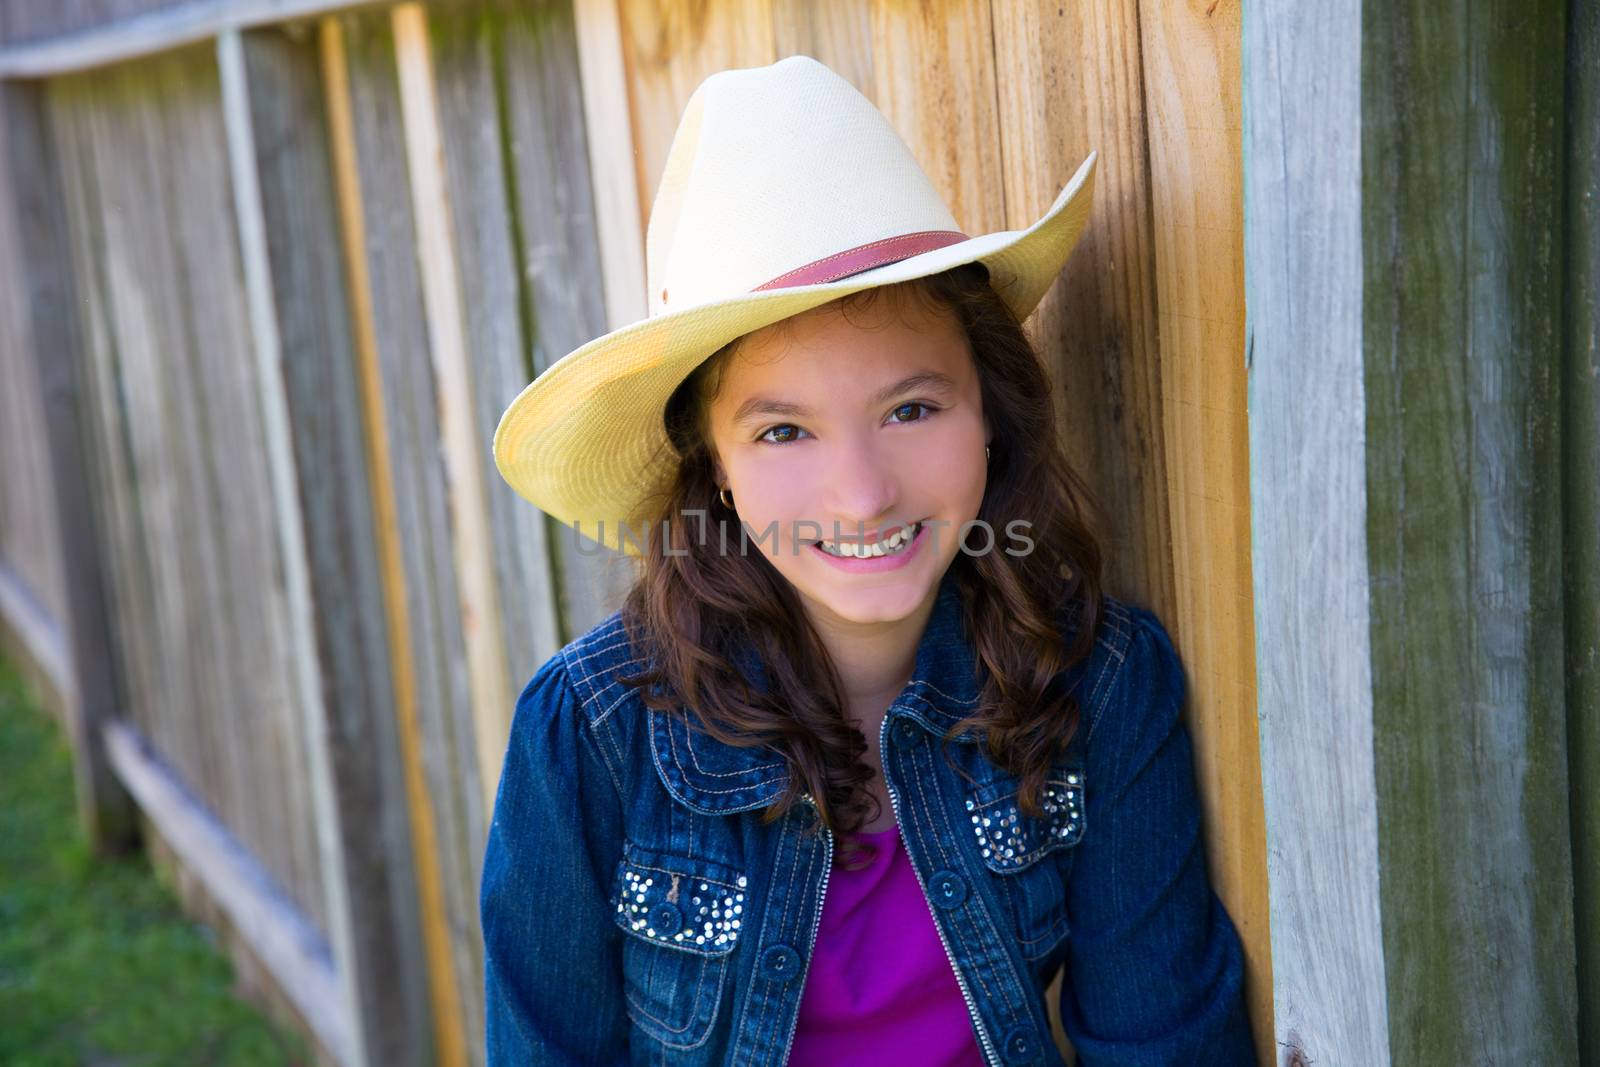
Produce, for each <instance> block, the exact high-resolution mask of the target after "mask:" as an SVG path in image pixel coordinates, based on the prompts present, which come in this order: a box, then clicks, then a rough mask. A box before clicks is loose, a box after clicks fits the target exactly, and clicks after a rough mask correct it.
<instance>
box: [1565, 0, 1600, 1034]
mask: <svg viewBox="0 0 1600 1067" xmlns="http://www.w3.org/2000/svg"><path fill="white" fill-rule="evenodd" d="M1567 19H1568V21H1567V64H1566V79H1567V91H1566V108H1567V115H1566V141H1567V149H1566V161H1565V163H1566V208H1565V216H1564V219H1563V229H1564V231H1565V233H1566V238H1567V254H1566V278H1565V283H1564V285H1563V292H1564V294H1565V299H1566V309H1565V337H1564V339H1563V345H1562V348H1563V353H1564V355H1563V364H1562V373H1561V404H1562V407H1561V424H1562V428H1561V434H1562V444H1561V470H1562V540H1563V545H1562V556H1563V560H1564V568H1563V575H1562V581H1563V584H1564V586H1565V588H1566V604H1565V610H1566V648H1567V654H1566V679H1567V685H1566V697H1567V746H1568V747H1567V767H1568V770H1569V779H1570V781H1571V784H1572V805H1571V810H1572V882H1573V918H1574V927H1575V931H1574V932H1575V934H1576V946H1577V956H1578V960H1577V965H1578V1061H1579V1062H1580V1063H1596V1062H1600V7H1596V5H1594V4H1592V3H1584V2H1583V0H1574V2H1572V3H1570V4H1569V5H1568V6H1567Z"/></svg>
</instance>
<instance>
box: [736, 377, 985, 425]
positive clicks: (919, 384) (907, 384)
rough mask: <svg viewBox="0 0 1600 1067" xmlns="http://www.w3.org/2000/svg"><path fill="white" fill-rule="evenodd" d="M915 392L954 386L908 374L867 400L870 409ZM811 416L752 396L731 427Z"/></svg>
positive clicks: (941, 379)
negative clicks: (766, 419) (760, 419)
mask: <svg viewBox="0 0 1600 1067" xmlns="http://www.w3.org/2000/svg"><path fill="white" fill-rule="evenodd" d="M914 389H931V390H934V391H937V392H955V391H956V383H955V380H954V379H952V378H951V377H950V376H949V375H948V374H941V373H939V372H938V371H918V372H917V373H915V374H908V375H906V377H904V378H901V379H900V380H899V381H898V382H895V383H894V384H893V385H889V386H885V387H884V388H882V389H879V390H878V391H877V392H876V393H873V394H872V395H871V396H870V397H868V398H867V403H868V404H871V405H874V406H875V405H878V404H882V403H884V402H886V401H888V400H891V399H893V398H894V397H897V396H899V395H901V394H902V393H909V392H911V391H912V390H914ZM810 414H811V410H810V409H809V408H806V407H804V406H803V405H800V404H791V403H789V402H788V401H786V400H774V399H772V398H771V397H765V396H753V397H750V398H749V399H748V400H746V401H745V402H744V403H742V404H740V405H739V409H738V410H737V411H735V412H734V413H733V421H734V424H735V425H737V424H740V423H744V422H748V421H749V420H751V419H753V418H755V417H756V416H758V415H769V416H770V415H782V416H785V417H788V418H805V417H806V416H808V415H810Z"/></svg>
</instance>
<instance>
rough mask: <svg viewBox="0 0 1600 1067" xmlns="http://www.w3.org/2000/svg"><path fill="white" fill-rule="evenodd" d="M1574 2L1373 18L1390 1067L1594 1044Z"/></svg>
mask: <svg viewBox="0 0 1600 1067" xmlns="http://www.w3.org/2000/svg"><path fill="white" fill-rule="evenodd" d="M1564 7H1565V5H1564V4H1563V3H1561V0H1547V2H1544V3H1539V4H1536V5H1529V4H1526V3H1513V2H1509V0H1502V2H1497V3H1484V4H1476V5H1473V7H1472V9H1471V11H1470V14H1469V13H1468V12H1467V11H1461V12H1458V13H1455V14H1453V15H1451V16H1449V17H1441V16H1440V14H1439V13H1438V12H1437V11H1435V10H1434V9H1433V8H1432V7H1431V6H1429V5H1423V4H1415V5H1412V4H1402V5H1398V6H1394V7H1383V6H1382V5H1368V7H1367V8H1366V9H1365V10H1364V11H1363V13H1362V33H1363V54H1362V57H1361V58H1362V71H1363V76H1364V77H1363V84H1362V96H1361V100H1362V140H1361V156H1362V160H1363V185H1362V196H1363V213H1362V220H1363V238H1364V241H1365V249H1366V255H1365V269H1366V279H1365V282H1366V284H1365V296H1366V300H1365V306H1364V315H1365V346H1366V349H1365V355H1366V388H1367V394H1366V395H1367V398H1368V399H1367V414H1368V421H1367V476H1368V504H1369V508H1370V511H1369V514H1368V530H1369V538H1370V540H1369V552H1370V559H1369V563H1370V566H1371V570H1372V575H1373V579H1372V585H1373V601H1372V630H1371V639H1370V640H1371V648H1372V672H1373V698H1374V731H1375V733H1376V753H1377V795H1378V815H1379V820H1378V848H1379V855H1378V858H1379V869H1380V870H1381V871H1382V891H1383V929H1384V946H1385V958H1386V961H1387V963H1388V969H1387V974H1386V978H1387V981H1388V994H1389V1007H1390V1018H1389V1039H1390V1042H1391V1050H1392V1054H1393V1056H1394V1058H1395V1060H1396V1061H1397V1062H1400V1063H1418V1062H1424V1061H1434V1062H1460V1061H1464V1060H1489V1061H1499V1062H1507V1063H1570V1062H1573V1060H1574V1058H1575V1057H1576V1054H1577V1042H1576V1019H1575V1012H1576V1003H1575V1001H1576V993H1575V986H1574V966H1575V963H1574V958H1573V941H1572V938H1573V915H1572V867H1571V852H1570V848H1571V844H1570V841H1571V839H1570V837H1569V836H1568V835H1569V828H1570V819H1569V809H1568V796H1567V780H1566V773H1567V758H1566V748H1565V745H1566V719H1565V713H1564V709H1563V707H1562V703H1563V702H1562V700H1561V698H1560V694H1561V692H1562V689H1563V686H1562V681H1561V679H1562V674H1561V669H1562V659H1563V657H1562V650H1561V645H1560V642H1557V641H1554V640H1552V639H1551V638H1550V635H1552V634H1555V633H1559V632H1561V628H1562V606H1561V599H1562V598H1561V536H1560V512H1559V509H1560V485H1559V474H1558V473H1557V472H1558V471H1559V469H1560V451H1559V437H1558V433H1559V422H1558V420H1557V419H1556V418H1552V417H1550V413H1551V412H1552V411H1554V410H1556V409H1557V405H1558V403H1559V397H1558V395H1557V392H1556V390H1557V388H1558V386H1557V382H1558V381H1559V375H1560V371H1559V363H1558V362H1557V360H1558V359H1559V355H1558V353H1559V351H1560V313H1561V304H1560V296H1559V294H1560V283H1561V273H1560V271H1561V262H1562V244H1563V242H1562V235H1561V228H1560V223H1561V218H1562V214H1561V211H1560V203H1561V171H1560V163H1561V159H1562V118H1563V108H1562V96H1563V89H1564V86H1563V76H1562V74H1563V72H1562V69H1561V64H1560V63H1559V62H1554V61H1552V57H1557V56H1561V55H1563V54H1564V52H1565V49H1564V45H1565V34H1564V32H1563V29H1564V22H1565V20H1564V17H1563V16H1564ZM1484 945H1492V946H1494V949H1493V952H1492V953H1490V952H1484V951H1483V946H1484Z"/></svg>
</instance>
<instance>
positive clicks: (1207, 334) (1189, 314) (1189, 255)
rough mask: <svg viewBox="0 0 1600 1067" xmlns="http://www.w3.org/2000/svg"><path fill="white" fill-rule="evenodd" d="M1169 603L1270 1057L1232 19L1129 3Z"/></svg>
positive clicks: (1221, 884)
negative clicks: (1141, 125)
mask: <svg viewBox="0 0 1600 1067" xmlns="http://www.w3.org/2000/svg"><path fill="white" fill-rule="evenodd" d="M1139 28H1140V44H1141V55H1142V58H1143V66H1144V108H1145V123H1146V128H1147V130H1148V135H1147V136H1148V141H1149V153H1150V196H1151V206H1150V215H1151V220H1152V223H1153V227H1154V229H1153V233H1154V236H1155V278H1156V305H1157V316H1156V322H1157V329H1158V333H1159V337H1160V346H1161V357H1160V375H1159V381H1160V392H1161V398H1162V409H1163V426H1162V441H1163V446H1164V448H1165V452H1166V482H1167V499H1168V512H1169V514H1170V521H1171V524H1172V543H1173V564H1172V566H1173V578H1174V581H1175V590H1174V591H1175V594H1176V598H1175V602H1174V605H1173V610H1172V611H1171V613H1170V614H1169V616H1168V617H1167V619H1166V620H1165V621H1166V622H1167V624H1168V627H1169V629H1170V630H1171V632H1172V634H1173V638H1174V640H1175V641H1176V643H1177V646H1178V650H1179V653H1180V654H1181V655H1182V657H1183V659H1184V663H1185V667H1186V672H1187V675H1188V680H1189V692H1190V694H1191V696H1190V700H1189V708H1188V721H1189V725H1190V731H1191V733H1192V735H1193V738H1194V752H1195V774H1196V777H1197V779H1198V782H1199V787H1200V797H1201V806H1202V808H1203V809H1204V815H1205V819H1206V825H1207V827H1208V832H1207V835H1206V859H1207V863H1208V866H1209V868H1210V871H1211V880H1212V883H1213V885H1215V886H1216V889H1217V892H1218V894H1219V895H1220V896H1221V897H1222V900H1223V902H1224V903H1225V904H1226V905H1227V908H1228V912H1229V915H1230V916H1231V917H1232V918H1233V920H1234V924H1235V925H1236V926H1237V927H1238V929H1239V935H1240V938H1241V940H1242V941H1243V942H1244V945H1245V956H1246V961H1245V964H1246V976H1245V980H1246V983H1247V987H1248V995H1249V998H1250V1009H1251V1018H1252V1022H1253V1026H1254V1029H1255V1034H1256V1046H1257V1052H1258V1055H1259V1056H1260V1057H1261V1058H1262V1059H1263V1060H1267V1059H1269V1058H1270V1056H1271V1053H1272V1046H1271V1039H1270V1038H1271V1023H1270V1019H1271V1014H1272V1013H1271V1007H1270V997H1271V993H1270V991H1271V989H1272V971H1271V960H1270V959H1269V944H1270V941H1269V937H1268V903H1267V901H1268V895H1267V893H1268V891H1267V879H1266V870H1265V867H1264V864H1263V862H1262V857H1263V856H1265V855H1266V850H1267V841H1266V827H1265V820H1264V815H1263V810H1262V800H1261V788H1262V778H1261V773H1262V772H1261V762H1260V747H1259V740H1258V732H1257V726H1256V714H1255V709H1256V662H1255V655H1256V644H1255V621H1254V611H1253V607H1252V592H1251V590H1252V576H1251V551H1250V537H1251V532H1250V531H1251V526H1250V514H1251V508H1250V455H1249V422H1248V417H1247V405H1246V377H1245V314H1244V310H1245V302H1244V253H1243V244H1244V201H1243V176H1242V172H1241V167H1240V158H1241V155H1240V129H1241V98H1240V92H1241V90H1240V68H1239V59H1240V12H1239V5H1238V4H1237V3H1231V2H1227V0H1218V2H1217V3H1211V4H1208V5H1206V6H1205V7H1203V8H1202V7H1200V6H1199V5H1197V4H1195V5H1172V4H1153V3H1141V4H1140V7H1139Z"/></svg>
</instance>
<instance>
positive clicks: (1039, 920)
mask: <svg viewBox="0 0 1600 1067" xmlns="http://www.w3.org/2000/svg"><path fill="white" fill-rule="evenodd" d="M1039 799H1040V803H1041V804H1042V805H1043V807H1044V814H1043V815H1042V816H1033V815H1028V814H1026V813H1025V812H1023V810H1022V807H1021V805H1020V804H1019V803H1018V802H1017V782H1016V780H1015V779H1010V778H1007V779H1004V780H998V781H994V782H989V783H986V784H983V785H979V786H977V787H975V788H974V789H973V790H972V791H971V793H970V794H969V795H968V797H967V801H966V809H967V815H968V817H969V819H970V820H971V824H972V829H973V834H974V838H975V840H976V843H977V847H978V855H979V857H980V858H981V859H982V860H983V864H984V866H985V867H987V868H988V869H989V870H990V872H992V873H993V874H994V875H995V881H996V882H998V883H999V887H1000V893H1001V896H1002V897H1003V898H1004V899H1005V902H1006V905H1007V907H1008V908H1009V910H1010V912H1011V915H1012V919H1013V921H1014V922H1015V925H1016V932H1017V941H1018V943H1019V947H1020V948H1021V950H1022V954H1023V956H1024V957H1025V958H1027V959H1030V960H1033V959H1038V958H1040V957H1042V956H1044V955H1046V954H1048V953H1049V952H1050V950H1052V949H1053V948H1055V947H1056V945H1058V944H1060V942H1061V939H1062V937H1064V936H1066V933H1067V899H1066V898H1067V891H1066V880H1065V879H1066V874H1067V872H1068V870H1069V869H1070V866H1071V853H1070V852H1069V853H1067V854H1065V855H1062V854H1061V853H1060V852H1059V850H1062V849H1070V848H1071V847H1072V846H1074V845H1076V844H1077V843H1078V841H1079V839H1080V838H1082V836H1083V770H1082V768H1081V767H1079V766H1069V767H1061V768H1057V769H1056V770H1054V771H1053V772H1052V773H1051V774H1050V776H1049V777H1048V778H1047V779H1046V780H1045V785H1044V790H1043V791H1042V793H1041V794H1040V798H1039Z"/></svg>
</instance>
